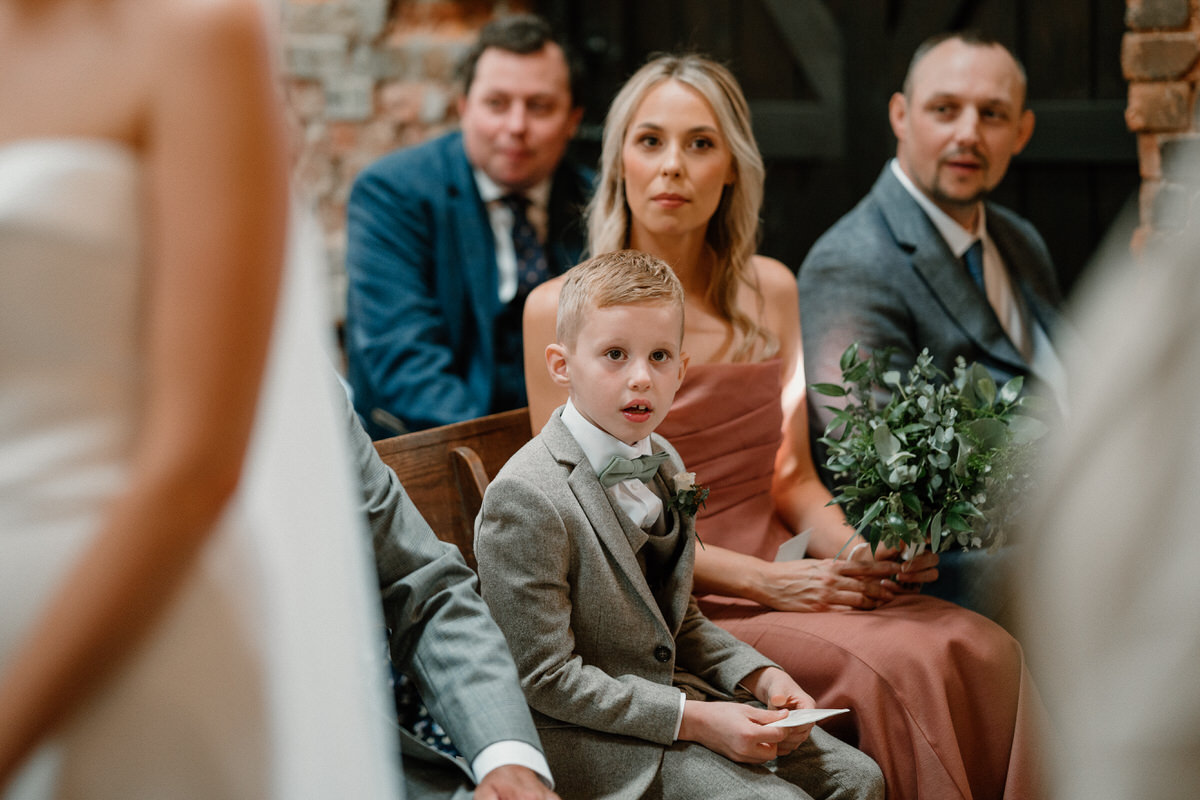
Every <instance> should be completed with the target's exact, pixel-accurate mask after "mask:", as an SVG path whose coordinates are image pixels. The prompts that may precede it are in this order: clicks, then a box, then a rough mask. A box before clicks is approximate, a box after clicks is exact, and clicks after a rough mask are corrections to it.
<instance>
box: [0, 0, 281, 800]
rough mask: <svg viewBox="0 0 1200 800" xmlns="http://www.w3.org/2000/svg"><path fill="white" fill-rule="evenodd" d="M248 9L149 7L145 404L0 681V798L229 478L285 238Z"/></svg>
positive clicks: (177, 563) (222, 498)
mask: <svg viewBox="0 0 1200 800" xmlns="http://www.w3.org/2000/svg"><path fill="white" fill-rule="evenodd" d="M258 6H259V4H258V3H257V2H254V0H215V2H214V1H213V0H205V1H204V2H190V1H189V2H156V3H149V4H146V12H145V13H146V14H151V11H150V9H154V12H153V16H154V20H153V22H154V23H157V24H153V25H147V26H146V27H144V28H142V30H145V31H150V30H152V31H153V34H148V35H146V36H144V37H142V38H143V39H152V40H153V41H152V43H151V44H149V45H148V48H147V49H148V52H150V53H151V54H152V56H151V57H150V60H149V61H148V63H145V64H144V67H145V74H144V75H138V76H129V77H130V79H131V80H140V81H142V82H143V83H144V84H145V85H146V86H147V90H146V92H145V97H146V102H145V107H144V109H143V112H144V113H143V117H142V118H141V119H140V120H138V121H137V127H138V130H139V132H140V134H141V135H140V136H139V137H138V146H139V148H141V151H142V153H143V156H144V161H145V163H146V164H147V167H148V171H147V175H146V179H147V184H146V193H147V199H148V202H147V204H146V205H147V211H148V219H147V229H148V230H149V232H150V233H149V239H148V241H147V251H146V258H147V263H148V264H149V267H150V269H149V275H148V283H147V285H146V287H145V291H146V293H147V297H148V301H147V308H148V319H147V320H146V326H145V328H144V333H145V336H144V338H143V341H144V343H145V348H146V358H145V361H144V366H145V370H146V395H145V397H144V398H143V405H142V413H141V414H140V427H139V430H138V432H137V436H136V440H135V442H134V452H133V454H132V459H131V469H130V473H129V476H128V483H127V485H126V488H125V489H124V491H123V492H122V494H121V495H119V496H118V497H117V498H115V501H114V503H113V505H112V506H111V507H110V509H109V511H108V513H107V514H106V516H105V518H104V519H103V521H102V525H101V529H100V530H99V531H98V532H97V535H96V536H95V537H94V539H93V540H92V541H91V543H90V545H89V546H88V548H87V550H86V551H85V552H84V553H82V555H81V557H80V558H79V560H78V562H77V565H76V566H75V568H74V569H73V570H72V571H71V572H70V573H69V574H68V575H67V577H66V580H65V581H64V583H63V587H64V588H63V589H61V590H60V591H59V592H58V593H57V594H56V595H54V596H53V597H52V598H51V600H50V602H49V603H48V606H47V607H46V608H45V609H44V610H43V613H42V615H41V617H40V619H39V620H38V621H37V623H36V624H35V625H34V627H33V629H32V631H31V633H30V635H29V636H28V638H27V639H26V641H25V643H24V645H23V646H22V647H21V648H20V649H19V651H17V652H16V655H15V657H14V658H13V659H12V660H11V661H10V664H9V668H8V670H7V671H6V672H5V674H4V675H3V676H0V786H3V784H4V783H5V782H6V781H7V780H8V779H9V778H10V777H11V776H12V773H13V771H14V770H15V768H16V767H17V766H18V765H19V764H20V762H21V760H22V759H23V758H24V756H25V755H27V754H28V753H29V752H30V751H31V750H32V748H33V747H34V746H35V745H36V744H37V743H38V742H39V741H40V740H41V739H42V738H43V737H44V736H46V735H47V734H48V733H49V732H50V731H51V730H52V729H53V728H54V727H55V725H57V724H58V723H60V722H61V721H62V720H63V719H64V718H66V717H68V716H69V715H70V714H71V712H72V711H73V710H74V709H76V708H77V707H78V706H79V705H80V703H81V702H82V701H83V700H85V699H86V698H87V697H88V696H90V694H91V693H93V692H94V691H95V690H96V689H97V688H98V686H99V685H100V684H101V683H102V682H103V680H104V678H105V677H106V676H108V675H110V674H111V673H112V671H113V669H114V667H117V666H118V665H119V663H120V662H121V660H122V659H123V658H124V657H125V656H126V655H127V654H128V653H129V652H130V651H131V650H132V648H133V646H134V645H135V643H136V642H137V641H138V640H139V639H140V637H141V636H142V635H143V634H144V633H145V632H146V631H147V629H148V628H149V627H150V626H151V624H152V623H153V622H154V620H155V619H156V618H157V617H158V616H159V615H160V613H161V612H162V611H163V609H164V608H165V607H166V606H167V604H168V602H169V600H170V599H171V597H172V594H173V591H174V590H175V589H176V587H177V586H179V585H180V583H181V582H182V579H183V577H184V576H185V574H186V572H187V570H188V568H189V567H190V566H191V565H193V564H194V563H195V561H196V557H197V554H198V552H199V551H200V548H201V545H202V544H203V542H204V541H205V539H206V536H207V534H208V533H209V531H210V530H211V528H212V526H213V523H214V521H215V520H216V518H217V517H218V515H219V514H220V512H221V510H222V507H223V506H224V505H225V503H226V502H227V500H228V499H229V498H230V496H231V495H232V493H233V491H234V489H235V487H236V485H237V482H238V479H239V474H240V470H241V465H242V460H243V456H244V452H245V449H246V444H247V441H248V439H249V435H250V429H251V424H252V421H253V417H254V408H255V402H256V398H257V393H258V388H259V383H260V378H261V374H262V370H263V364H264V361H265V357H266V351H267V342H268V338H269V334H270V329H271V319H272V314H273V309H274V303H275V297H276V293H277V285H278V280H279V265H280V262H281V259H282V252H283V241H284V235H285V226H286V197H287V188H286V184H287V178H286V168H285V164H284V161H283V158H284V147H283V137H284V134H283V127H282V123H281V120H280V118H279V110H278V107H277V96H276V88H275V86H274V84H273V81H272V71H271V68H270V54H269V52H268V50H267V46H266V41H265V37H264V32H263V19H262V17H261V14H262V11H261V10H260V9H259V7H258ZM160 18H161V19H160ZM100 301H101V299H100V298H97V302H100Z"/></svg>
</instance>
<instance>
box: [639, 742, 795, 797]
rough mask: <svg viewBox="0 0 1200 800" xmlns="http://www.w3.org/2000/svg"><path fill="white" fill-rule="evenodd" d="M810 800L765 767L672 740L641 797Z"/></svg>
mask: <svg viewBox="0 0 1200 800" xmlns="http://www.w3.org/2000/svg"><path fill="white" fill-rule="evenodd" d="M751 798H764V799H770V800H813V797H812V795H810V794H808V793H807V792H805V791H804V790H802V789H800V788H799V787H798V786H794V785H792V784H790V783H788V782H787V781H785V780H783V779H782V778H779V777H777V776H776V775H775V774H774V773H772V772H771V771H770V770H768V769H767V768H766V767H762V766H755V765H752V764H739V763H737V762H734V761H730V760H729V759H728V758H725V756H723V755H720V754H719V753H714V752H713V751H712V750H709V749H708V748H707V747H705V746H704V745H701V744H696V743H695V742H676V743H675V744H674V745H672V746H671V747H669V748H667V750H666V752H665V753H664V754H663V760H662V768H661V769H660V770H659V772H658V775H657V776H655V778H654V782H653V783H651V784H650V788H649V789H648V790H647V792H646V794H645V795H643V797H642V800H751Z"/></svg>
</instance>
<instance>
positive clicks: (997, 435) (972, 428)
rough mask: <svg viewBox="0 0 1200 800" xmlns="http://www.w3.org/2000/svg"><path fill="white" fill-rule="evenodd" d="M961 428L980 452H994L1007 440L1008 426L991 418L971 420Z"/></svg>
mask: <svg viewBox="0 0 1200 800" xmlns="http://www.w3.org/2000/svg"><path fill="white" fill-rule="evenodd" d="M962 427H963V428H965V429H966V431H967V434H968V435H969V436H970V437H971V439H972V440H973V441H974V442H975V443H976V444H977V445H978V446H979V448H980V449H981V450H995V449H996V448H997V447H1002V446H1003V445H1004V443H1005V441H1007V439H1008V426H1007V425H1005V424H1004V422H1003V420H999V419H995V418H993V417H984V418H983V419H975V420H971V421H970V422H968V423H967V424H966V425H963V426H962Z"/></svg>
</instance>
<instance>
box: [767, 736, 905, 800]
mask: <svg viewBox="0 0 1200 800" xmlns="http://www.w3.org/2000/svg"><path fill="white" fill-rule="evenodd" d="M775 763H776V769H775V774H776V775H778V776H779V777H780V778H783V779H784V780H786V781H787V782H788V783H794V784H796V785H798V786H802V787H804V789H805V790H806V791H807V792H808V793H809V794H811V795H812V796H813V797H814V798H816V800H883V773H882V772H880V770H879V765H878V764H876V763H875V761H874V760H873V759H872V758H871V757H870V756H868V755H867V754H866V753H864V752H862V751H861V750H858V749H857V748H854V747H851V746H850V745H848V744H846V743H845V742H843V741H841V740H840V739H837V738H835V737H834V736H832V735H830V734H828V733H826V732H825V731H823V730H821V729H820V728H818V727H813V729H812V733H811V734H810V735H809V737H808V739H807V740H806V741H805V742H804V744H802V745H800V747H798V748H796V750H795V751H794V752H792V753H789V754H788V755H786V756H783V757H782V758H779V759H777V760H776V762H775Z"/></svg>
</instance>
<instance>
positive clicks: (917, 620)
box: [525, 55, 1040, 800]
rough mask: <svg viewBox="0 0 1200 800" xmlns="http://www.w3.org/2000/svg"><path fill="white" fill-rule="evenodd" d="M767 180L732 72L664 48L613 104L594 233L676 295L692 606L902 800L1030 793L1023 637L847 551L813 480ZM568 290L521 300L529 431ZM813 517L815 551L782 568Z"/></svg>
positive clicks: (923, 578)
mask: <svg viewBox="0 0 1200 800" xmlns="http://www.w3.org/2000/svg"><path fill="white" fill-rule="evenodd" d="M763 179H764V170H763V164H762V159H761V157H760V155H759V152H758V148H757V145H756V144H755V142H754V138H753V134H752V132H751V128H750V117H749V111H748V108H747V104H746V101H745V98H744V96H743V95H742V92H741V89H740V87H739V86H738V84H737V82H736V80H735V79H734V77H733V76H732V75H731V74H730V73H729V71H728V70H726V69H725V68H724V67H722V66H720V65H718V64H716V63H714V62H712V61H710V60H707V59H704V58H701V57H698V56H693V55H685V56H664V57H661V58H657V59H655V60H653V61H651V62H650V63H648V64H646V65H645V66H644V67H642V68H641V69H640V70H639V71H638V72H637V73H636V74H634V75H633V77H631V78H630V79H629V81H628V82H627V83H626V84H625V86H624V87H623V88H622V89H621V91H620V92H619V93H618V94H617V96H616V98H615V99H614V101H613V104H612V107H611V108H610V110H609V114H608V118H607V121H606V124H605V130H604V141H603V147H602V154H601V174H600V182H599V187H598V190H597V193H596V196H595V197H594V199H593V201H592V204H591V206H590V208H589V245H590V248H591V252H592V253H602V252H608V251H610V250H616V249H620V248H623V247H630V248H634V249H639V250H645V251H648V252H650V253H653V254H655V255H657V256H659V257H661V258H663V259H664V260H665V261H666V262H667V263H668V264H670V265H671V266H672V267H673V269H674V270H675V273H676V274H677V275H678V276H679V279H680V281H681V282H682V283H683V285H684V288H685V290H686V292H687V304H686V316H685V330H684V341H683V349H684V351H685V352H687V353H688V355H689V357H690V362H689V368H688V374H687V376H686V377H685V379H684V383H683V386H682V387H681V389H680V391H679V393H678V395H677V397H676V400H675V403H674V404H673V406H672V410H671V413H670V415H669V416H668V417H667V419H666V421H665V422H664V423H663V425H662V426H661V427H660V429H659V430H660V432H661V433H663V435H664V436H666V438H667V439H668V440H669V441H670V442H671V443H672V444H673V445H675V447H676V448H677V449H678V450H679V452H680V454H681V456H682V457H683V459H684V463H686V464H687V465H688V468H689V469H694V470H695V471H696V476H697V481H698V482H699V483H700V484H703V485H706V486H708V488H709V489H710V490H711V494H710V496H709V499H708V505H707V507H706V508H705V510H704V511H703V512H701V514H700V516H699V518H698V519H697V526H696V527H697V532H698V533H699V536H700V539H701V541H703V543H704V547H703V548H700V549H698V550H697V555H696V581H695V591H696V594H697V595H699V596H700V598H701V607H702V609H703V610H704V612H705V613H706V614H707V615H708V616H709V617H711V618H712V619H713V620H714V621H716V622H717V623H718V624H719V625H722V626H723V627H725V628H726V629H728V630H729V631H731V632H732V633H734V634H735V635H737V636H738V637H740V638H742V639H744V640H745V641H747V642H749V643H750V644H752V645H754V646H755V647H756V648H758V649H759V650H760V651H762V652H763V653H764V654H766V655H767V656H768V657H770V658H772V659H774V660H775V661H776V662H778V663H779V664H781V665H783V666H784V668H785V669H787V670H788V671H789V672H790V673H791V674H792V676H793V677H794V678H795V679H796V680H797V682H798V683H799V684H800V685H801V686H802V687H804V689H805V690H806V691H808V692H809V693H810V694H812V695H813V697H814V698H815V699H816V701H817V704H818V705H819V706H833V707H838V706H848V707H850V708H851V709H852V710H853V713H852V714H848V715H844V716H843V717H840V718H833V719H832V720H830V721H829V723H828V724H827V726H826V727H827V729H828V730H829V731H830V732H832V733H835V734H836V735H839V736H841V737H843V738H844V739H846V740H847V741H848V742H849V743H851V744H854V745H856V746H858V747H859V748H860V749H862V750H863V751H865V752H866V753H868V754H869V755H871V756H872V757H873V758H875V760H876V761H877V762H878V763H879V765H880V766H881V767H882V769H883V772H884V777H885V780H886V783H887V788H888V796H889V797H890V798H893V800H898V799H901V798H917V797H918V796H920V797H964V798H985V797H989V798H993V797H994V798H999V797H1006V798H1018V797H1020V798H1030V797H1037V796H1038V795H1039V789H1038V788H1037V776H1036V768H1035V767H1036V765H1035V764H1034V753H1035V750H1036V745H1037V743H1036V742H1035V741H1034V739H1033V732H1032V729H1031V726H1032V724H1033V723H1032V717H1033V716H1034V715H1035V714H1036V713H1037V711H1038V710H1039V709H1040V706H1039V705H1038V701H1037V699H1036V693H1035V690H1034V689H1033V688H1032V686H1031V684H1030V682H1029V678H1028V673H1027V671H1026V670H1025V668H1024V663H1023V659H1022V654H1021V650H1020V647H1019V646H1018V645H1017V643H1016V642H1015V641H1014V640H1013V639H1012V637H1010V636H1009V635H1008V634H1007V633H1006V632H1005V631H1004V630H1003V629H1001V628H1000V627H998V626H996V625H995V624H994V623H992V622H990V621H988V620H986V619H984V618H983V617H981V616H979V615H976V614H973V613H972V612H969V611H966V610H964V609H962V608H959V607H957V606H954V605H951V604H949V603H945V602H942V601H939V600H935V599H933V598H929V597H925V596H922V595H921V594H919V593H918V592H917V589H918V588H919V586H920V584H921V583H925V582H928V581H931V580H934V579H935V578H936V575H937V570H936V566H937V557H936V556H935V555H932V554H925V555H922V556H918V557H916V558H914V559H912V560H911V561H908V562H902V561H899V560H898V556H899V554H896V553H884V552H881V553H879V554H878V555H877V557H876V558H875V559H872V558H871V557H870V555H869V554H868V553H867V552H866V549H865V548H858V549H854V548H853V547H849V548H845V549H844V551H843V545H845V544H846V542H847V538H848V536H849V535H850V534H851V533H852V531H851V530H850V529H849V528H847V527H846V526H845V524H844V520H843V518H842V515H841V513H840V511H839V510H838V509H837V507H836V506H828V505H827V503H828V501H829V499H830V498H829V494H828V492H827V491H826V490H825V489H824V488H823V487H822V486H821V484H820V482H819V480H818V479H817V476H816V472H815V469H814V467H813V464H812V460H811V456H810V455H809V447H808V439H807V435H808V434H807V421H806V410H805V408H804V392H803V391H788V392H785V391H784V387H786V386H788V385H789V383H800V382H802V380H803V377H802V369H801V365H800V353H801V347H800V325H799V311H798V299H797V293H796V282H795V278H794V276H793V275H792V273H791V272H790V270H788V269H787V267H785V266H784V265H782V264H780V263H779V262H778V261H775V260H773V259H769V258H766V257H764V256H761V255H756V254H755V247H756V243H757V237H758V218H759V211H760V206H761V202H762V187H763ZM559 286H560V281H552V282H550V283H548V284H545V285H544V286H543V287H540V288H539V289H538V290H536V291H535V292H534V293H533V294H532V295H531V296H530V298H529V301H528V304H527V305H526V311H525V346H526V352H525V363H526V365H527V366H526V381H527V385H528V390H529V400H530V414H531V418H532V423H533V427H534V430H538V429H540V428H541V426H542V425H543V424H544V423H545V422H546V419H547V418H548V416H549V414H550V411H551V410H552V409H553V408H554V407H556V406H557V405H559V404H560V403H561V402H562V400H563V398H562V394H561V392H560V391H559V390H557V389H556V388H555V387H554V385H553V384H552V383H551V382H550V380H549V377H548V376H547V375H545V374H544V373H545V370H544V368H542V369H539V367H541V365H543V364H544V363H545V359H544V356H543V351H544V349H545V347H546V345H547V344H549V343H551V342H553V340H554V339H553V337H554V315H555V304H556V303H557V296H558V291H559ZM781 398H782V399H781ZM806 530H811V540H810V542H809V544H808V556H809V557H807V558H801V559H795V560H788V561H776V560H775V557H776V553H777V551H778V549H779V546H780V545H781V544H784V543H785V542H788V541H790V540H791V539H792V538H793V537H794V536H795V535H796V534H798V533H800V532H802V531H806ZM840 551H841V552H852V551H853V552H854V553H855V558H854V559H852V560H847V559H846V558H845V555H843V556H842V557H841V558H835V556H836V555H837V554H838V553H839V552H840Z"/></svg>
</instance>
